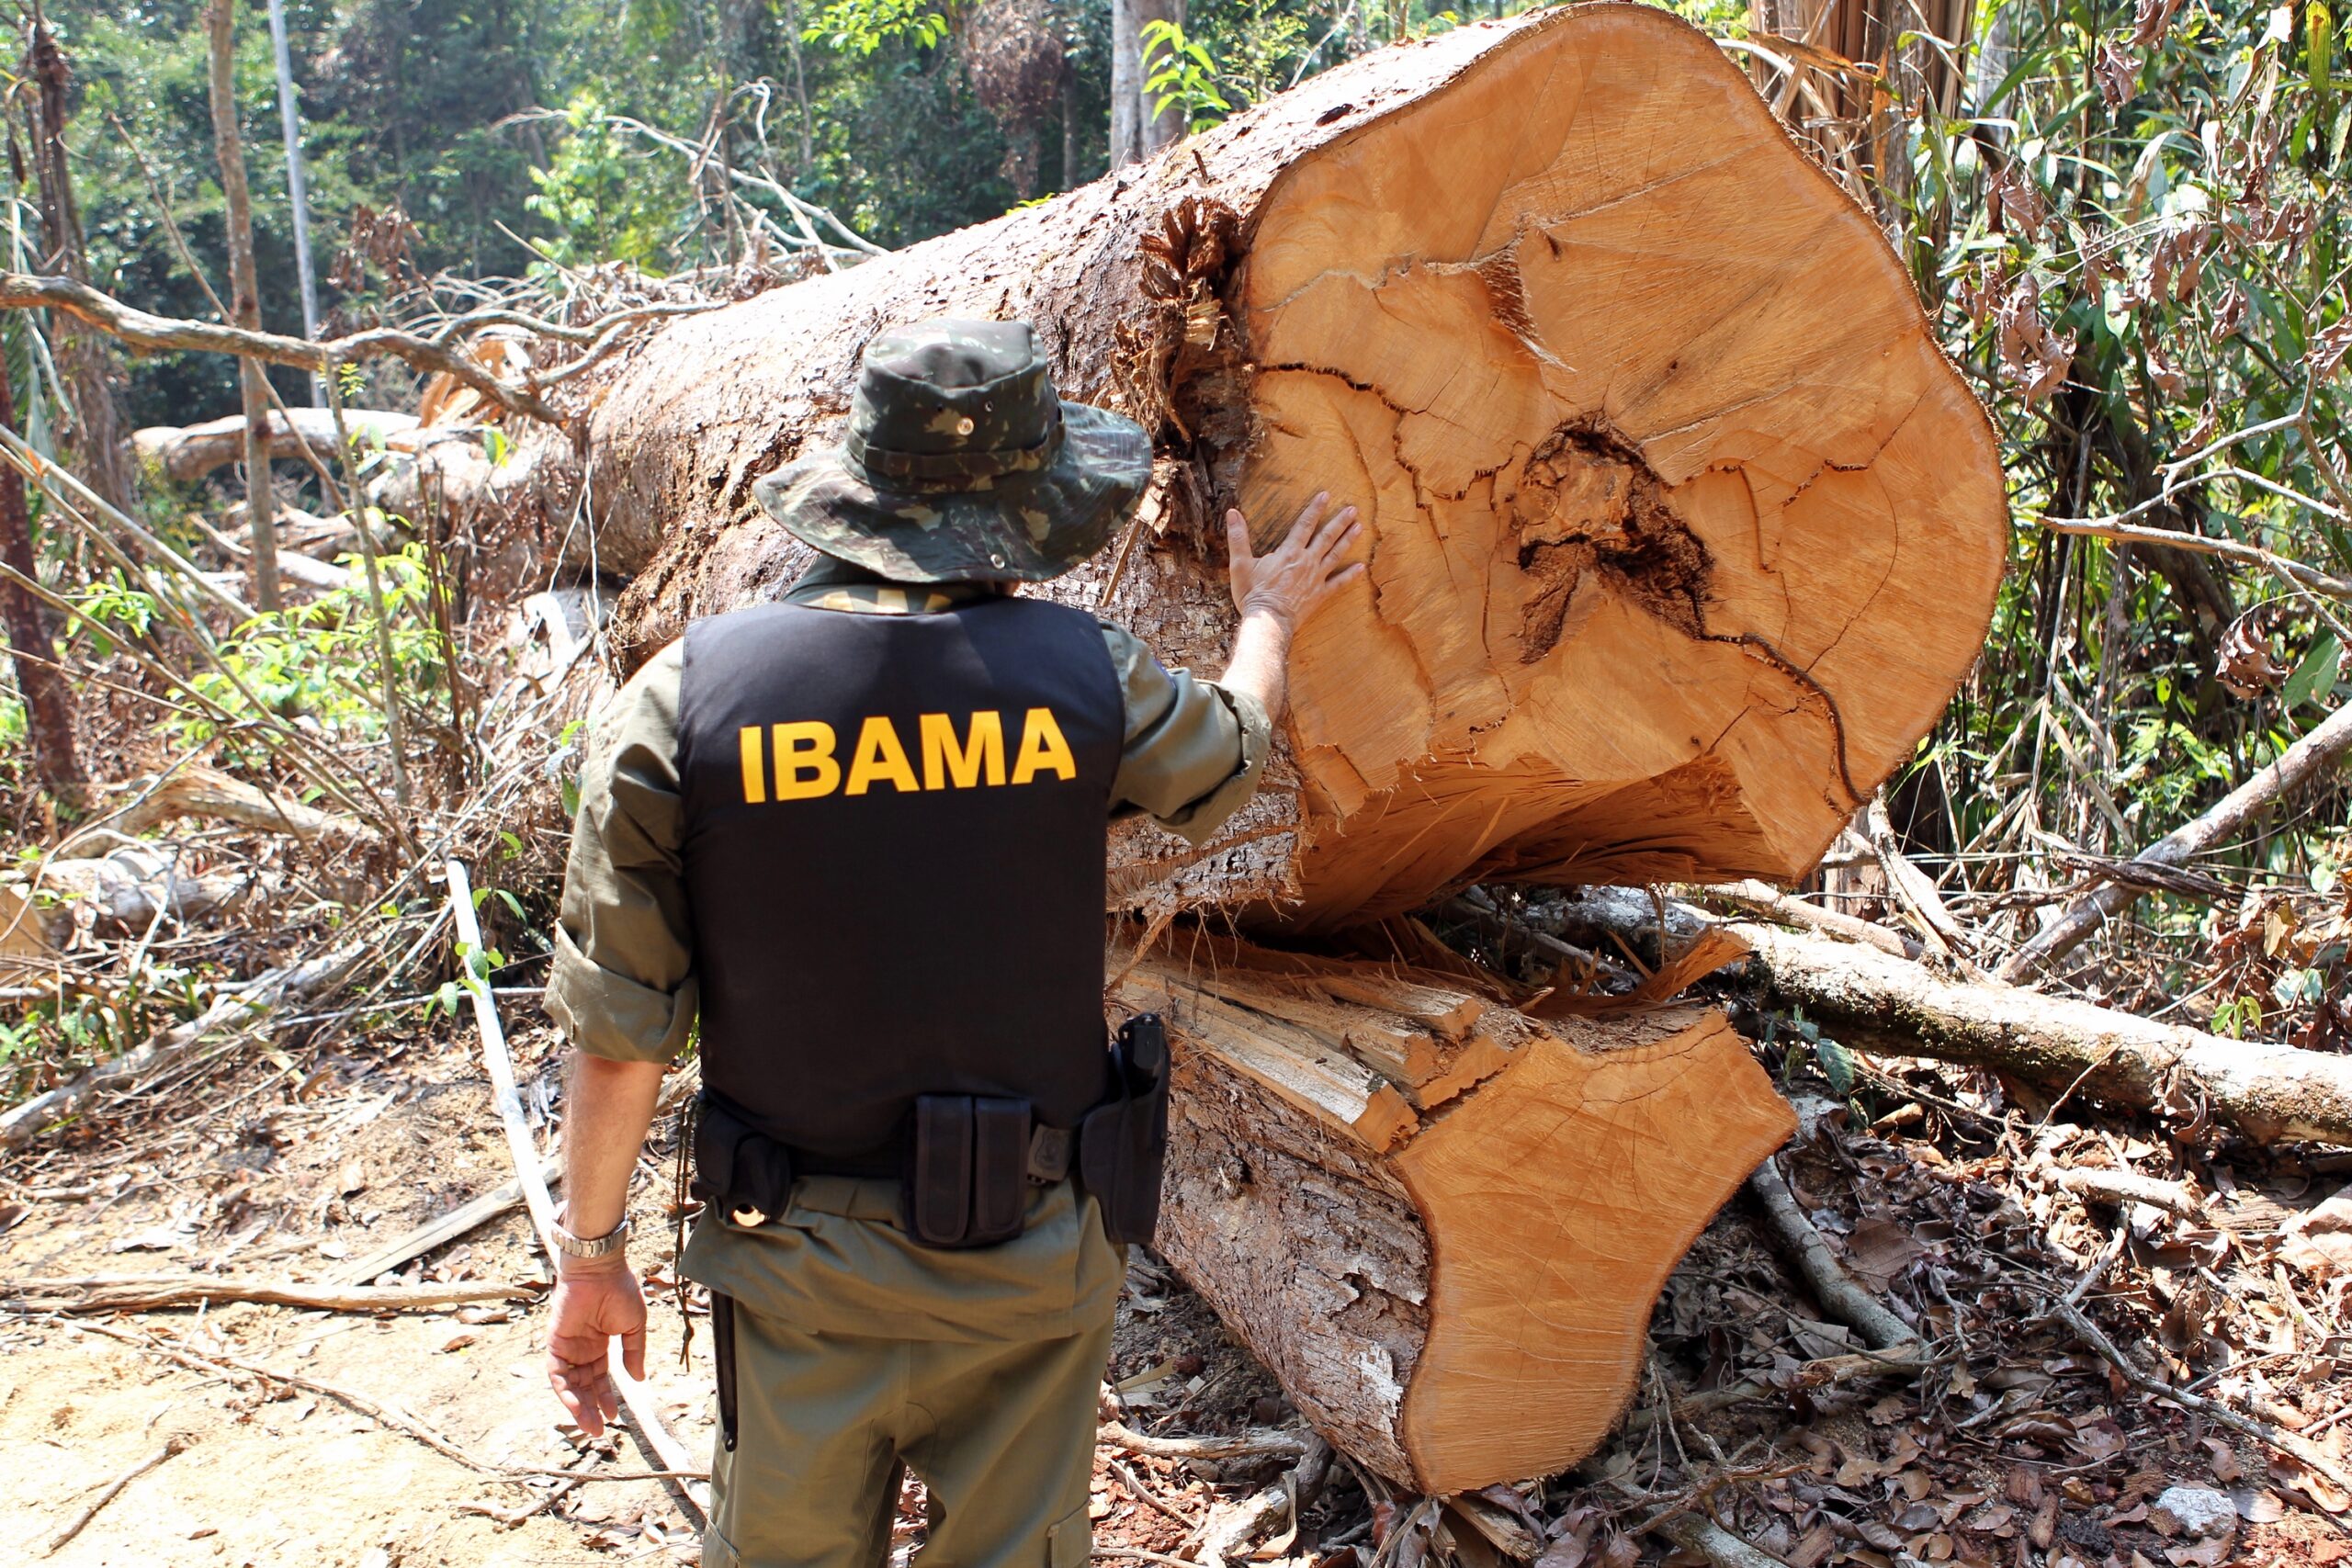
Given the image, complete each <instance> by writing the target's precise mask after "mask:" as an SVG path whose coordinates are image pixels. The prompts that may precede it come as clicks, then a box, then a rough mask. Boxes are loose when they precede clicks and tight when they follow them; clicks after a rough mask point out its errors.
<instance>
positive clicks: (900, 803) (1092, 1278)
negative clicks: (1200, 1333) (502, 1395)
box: [547, 321, 1363, 1568]
mask: <svg viewBox="0 0 2352 1568" xmlns="http://www.w3.org/2000/svg"><path fill="white" fill-rule="evenodd" d="M1150 465H1151V450H1150V443H1149V441H1148V438H1147V437H1146V435H1145V433H1144V432H1143V431H1142V430H1141V429H1139V428H1137V427H1136V425H1134V424H1133V423H1129V422H1128V421H1126V420H1124V419H1121V418H1119V417H1118V416H1116V415H1114V414H1112V413H1108V412H1104V411H1103V410H1100V409H1094V408H1089V407H1086V406H1084V405H1081V404H1076V403H1066V402H1063V401H1061V400H1059V399H1058V397H1057V395H1056V393H1055V391H1054V388H1053V385H1052V382H1051V380H1050V379H1049V378H1048V376H1047V373H1046V367H1045V364H1044V362H1043V360H1042V358H1041V357H1040V355H1038V353H1037V351H1036V348H1035V344H1034V343H1033V341H1032V336H1031V333H1030V330H1029V328H1028V327H1027V326H1026V325H1024V324H1023V323H1020V322H978V321H933V322H929V323H925V324H923V325H921V326H917V327H913V328H910V329H907V330H903V331H899V332H894V333H888V334H885V335H884V336H882V337H879V338H877V339H876V340H875V342H874V343H873V344H872V345H871V346H870V347H869V348H868V349H867V351H866V354H865V362H864V365H863V367H862V368H861V372H860V376H859V380H858V386H857V392H856V398H855V400H854V406H853V409H852V412H851V414H850V420H849V425H848V429H847V431H846V433H845V434H844V435H843V437H842V443H841V445H840V446H838V447H835V448H831V449H828V450H824V451H820V452H818V453H816V454H814V455H813V456H809V457H804V458H803V459H802V460H800V461H799V462H797V463H796V464H794V465H792V466H791V467H788V468H785V469H783V470H781V471H779V472H777V473H775V474H774V475H771V476H769V477H768V478H766V479H763V480H762V481H761V482H760V483H759V484H758V485H757V486H756V487H755V494H756V495H757V497H758V499H759V502H760V504H761V505H763V507H765V508H766V509H767V511H768V512H769V513H771V514H772V515H773V516H775V519H776V520H777V521H778V522H779V523H780V524H782V525H784V526H785V527H786V528H787V529H789V530H790V531H791V532H792V533H793V534H794V535H796V536H798V537H799V538H801V539H803V540H805V541H806V542H808V543H809V545H811V546H813V547H815V548H817V549H818V550H819V551H820V552H822V554H821V556H820V559H819V560H818V562H817V564H816V565H815V566H813V567H812V568H811V569H810V570H809V571H808V572H807V573H805V574H804V575H803V576H802V578H801V579H800V581H798V582H797V584H796V585H795V586H794V587H793V588H792V590H791V591H790V592H788V593H786V595H785V597H784V599H783V600H782V602H780V603H777V604H762V605H758V606H754V607H752V608H750V609H745V610H740V611H737V612H734V613H733V614H730V615H719V616H716V617H713V618H711V619H708V620H704V621H700V622H697V623H695V625H694V626H691V627H689V628H688V630H687V632H686V635H685V636H684V637H682V638H681V639H679V641H677V642H676V643H673V644H672V645H671V646H670V647H669V648H668V649H664V650H663V651H662V652H661V653H659V654H657V655H656V656H655V657H654V658H653V659H652V660H650V662H649V663H648V664H647V665H646V666H645V668H644V669H643V670H641V671H639V673H638V674H637V675H636V677H635V678H633V679H632V680H631V681H630V682H628V685H627V686H626V687H625V688H624V689H623V690H622V692H621V693H620V694H619V697H618V698H617V700H616V704H615V705H614V707H613V708H612V709H611V710H610V711H609V712H608V713H606V714H605V716H603V717H602V719H601V720H600V722H599V723H598V725H597V727H596V728H595V732H594V739H593V740H592V743H591V746H590V750H589V758H588V761H587V764H586V767H585V769H584V770H583V773H582V781H581V805H580V814H579V819H578V822H577V824H576V826H575V828H574V831H573V839H572V847H571V861H570V863H569V866H568V868H567V872H566V876H565V883H564V893H563V908H562V919H561V922H560V929H559V931H557V943H556V959H555V967H554V971H553V974H552V975H551V976H550V978H549V981H548V993H547V1008H548V1012H549V1014H550V1015H552V1016H553V1017H554V1018H555V1020H556V1021H557V1022H558V1023H559V1024H560V1026H561V1027H562V1029H563V1031H564V1032H565V1034H566V1036H567V1037H568V1038H569V1039H570V1041H571V1044H572V1045H573V1047H574V1051H573V1054H572V1077H571V1089H570V1092H569V1095H568V1102H567V1111H566V1116H565V1122H564V1139H563V1141H564V1148H565V1153H566V1158H567V1161H568V1168H567V1176H566V1180H565V1187H564V1197H565V1208H564V1215H563V1221H562V1225H563V1229H562V1231H561V1232H560V1234H559V1235H558V1238H557V1239H558V1242H559V1244H560V1246H561V1247H562V1248H563V1251H564V1253H565V1256H564V1257H563V1258H562V1259H561V1269H560V1280H559V1283H558V1285H557V1288H556V1293H555V1299H554V1303H553V1318H554V1321H553V1325H552V1326H551V1328H550V1330H549V1335H548V1375H549V1379H550V1381H551V1382H553V1384H554V1386H555V1389H556V1392H557V1393H558V1395H559V1396H560V1398H561V1400H562V1402H563V1404H564V1405H565V1407H566V1408H567V1409H569V1410H570V1411H571V1413H572V1415H573V1416H575V1417H576V1418H577V1419H578V1420H579V1422H580V1424H581V1426H582V1427H583V1428H585V1429H586V1430H587V1431H589V1432H591V1433H594V1432H598V1431H601V1430H602V1429H603V1427H604V1425H605V1422H606V1421H607V1420H609V1419H612V1418H613V1417H614V1416H615V1415H616V1410H617V1404H616V1391H615V1389H614V1386H613V1383H612V1381H611V1378H610V1376H609V1373H608V1371H607V1367H606V1358H607V1356H608V1354H609V1350H610V1342H611V1340H612V1339H613V1338H615V1337H617V1338H619V1339H620V1340H621V1344H622V1356H623V1360H624V1363H625V1365H627V1366H628V1370H629V1371H631V1372H632V1373H633V1374H638V1375H641V1374H642V1371H643V1362H644V1355H645V1303H644V1300H643V1296H642V1294H641V1292H640V1290H639V1285H638V1281H637V1278H636V1276H635V1274H633V1273H632V1272H631V1271H630V1269H629V1267H628V1255H627V1251H626V1242H627V1239H628V1226H627V1224H625V1223H624V1222H625V1217H626V1211H627V1201H628V1187H629V1178H630V1172H631V1171H632V1169H633V1168H634V1167H635V1164H636V1161H637V1158H638V1156H639V1152H640V1150H641V1148H642V1145H643V1143H644V1139H645V1135H646V1133H647V1131H648V1128H649V1125H650V1121H651V1117H652V1112H653V1106H654V1100H655V1097H656V1094H657V1092H658V1089H659V1088H660V1084H661V1080H662V1073H663V1070H664V1066H665V1064H667V1063H668V1062H669V1061H670V1060H671V1059H672V1058H673V1057H674V1056H676V1055H677V1054H678V1053H679V1051H680V1050H681V1049H683V1048H684V1045H685V1044H686V1043H687V1039H688V1036H689V1034H690V1032H694V1031H695V1029H696V1028H697V1025H699V1038H700V1049H701V1053H702V1063H703V1080H704V1098H703V1100H702V1102H701V1114H702V1122H701V1125H700V1127H699V1129H698V1130H697V1132H696V1134H695V1164H696V1172H695V1183H696V1190H697V1191H698V1192H699V1193H701V1194H704V1195H706V1196H707V1199H708V1201H707V1206H706V1208H705V1211H704V1213H703V1216H702V1218H701V1220H700V1221H699V1222H698V1223H697V1224H696V1225H695V1231H694V1235H693V1237H692V1240H691V1241H690V1242H689V1243H688V1245H687V1247H686V1251H685V1255H684V1259H683V1269H684V1272H685V1273H686V1274H687V1275H688V1276H689V1277H690V1278H692V1279H694V1280H697V1281H699V1282H701V1283H703V1284H705V1285H707V1286H708V1287H709V1288H710V1291H711V1299H712V1327H713V1337H714V1339H715V1341H716V1346H715V1355H716V1359H717V1365H718V1388H719V1398H718V1404H719V1416H720V1435H719V1438H718V1449H717V1452H716V1455H715V1457H714V1460H713V1465H712V1476H711V1480H712V1490H713V1496H712V1515H711V1521H710V1529H709V1532H708V1534H707V1536H706V1537H705V1540H704V1556H703V1560H704V1562H706V1563H707V1564H711V1565H713V1568H732V1565H735V1564H739V1563H740V1564H745V1565H749V1568H785V1565H787V1564H790V1565H794V1568H877V1565H879V1564H880V1563H882V1562H884V1561H885V1559H886V1558H887V1556H888V1551H889V1540H890V1521H891V1517H892V1511H893V1505H894V1503H895V1501H896V1499H897V1496H898V1492H899V1477H900V1475H901V1473H902V1472H903V1471H904V1470H905V1468H907V1467H909V1466H911V1467H912V1468H913V1469H914V1470H915V1472H917V1473H918V1474H920V1475H921V1476H922V1479H923V1481H924V1483H926V1486H927V1488H928V1491H929V1496H930V1510H931V1511H930V1518H929V1528H928V1531H927V1535H926V1538H925V1543H924V1546H923V1548H922V1553H921V1556H920V1557H919V1559H918V1561H919V1562H922V1563H923V1564H925V1565H926V1568H1014V1565H1019V1568H1080V1564H1083V1563H1084V1562H1086V1561H1087V1559H1088V1556H1089V1552H1090V1542H1089V1529H1088V1522H1087V1483H1088V1477H1089V1472H1090V1467H1091V1457H1092V1450H1093V1437H1094V1411H1095V1394H1096V1389H1097V1385H1098V1382H1099V1380H1100V1377H1101V1375H1102V1371H1103V1365H1104V1362H1105V1360H1106V1359H1107V1357H1108V1353H1109V1348H1110V1337H1111V1321H1112V1312H1113V1308H1114V1303H1115V1301H1116V1298H1117V1294H1118V1288H1119V1280H1120V1277H1121V1273H1122V1268H1121V1252H1120V1249H1119V1248H1118V1247H1116V1246H1114V1240H1113V1238H1112V1235H1110V1234H1109V1232H1108V1230H1107V1228H1106V1227H1108V1226H1110V1225H1114V1224H1115V1225H1118V1226H1119V1227H1120V1228H1121V1229H1122V1230H1124V1231H1128V1232H1132V1231H1133V1230H1135V1229H1136V1225H1137V1224H1138V1223H1139V1224H1141V1225H1143V1226H1144V1227H1146V1228H1147V1229H1148V1217H1147V1218H1145V1219H1144V1220H1142V1221H1140V1222H1136V1221H1135V1220H1133V1219H1120V1218H1117V1217H1116V1216H1120V1215H1128V1214H1131V1213H1134V1204H1133V1202H1132V1201H1131V1200H1132V1194H1123V1195H1122V1196H1120V1197H1118V1198H1116V1199H1114V1198H1112V1197H1111V1196H1109V1193H1110V1192H1111V1191H1112V1190H1114V1189H1115V1188H1116V1187H1117V1185H1118V1183H1119V1182H1120V1181H1122V1180H1124V1177H1123V1176H1119V1175H1116V1174H1115V1173H1114V1177H1113V1178H1112V1179H1105V1178H1104V1177H1103V1169H1104V1168H1099V1167H1098V1165H1097V1162H1096V1160H1095V1157H1094V1149H1093V1145H1092V1144H1091V1142H1089V1140H1091V1136H1092V1134H1093V1131H1094V1130H1095V1128H1096V1127H1097V1125H1098V1124H1101V1123H1103V1117H1104V1116H1113V1117H1114V1118H1115V1117H1117V1116H1122V1115H1127V1113H1128V1112H1127V1109H1126V1108H1127V1107H1128V1106H1129V1105H1130V1103H1131V1099H1130V1090H1129V1089H1128V1087H1127V1079H1126V1077H1125V1072H1126V1066H1114V1063H1119V1062H1121V1060H1122V1059H1121V1058H1119V1057H1117V1056H1114V1055H1112V1054H1111V1053H1109V1052H1107V1051H1106V1048H1105V1046H1106V1043H1105V1035H1104V1026H1103V996H1102V985H1103V964H1102V940H1103V926H1102V917H1103V902H1104V900H1103V875H1104V853H1105V850H1104V833H1105V825H1106V823H1107V822H1108V820H1109V819H1111V818H1115V817H1119V816H1125V815H1128V814H1133V813H1138V812H1140V813H1146V814H1148V815H1150V816H1151V817H1153V818H1156V819H1157V820H1158V821H1159V822H1160V823H1161V824H1162V825H1164V826H1166V827H1167V828H1169V829H1170V830H1172V831H1174V832H1177V833H1179V834H1182V836H1184V837H1185V838H1186V839H1188V840H1192V841H1193V842H1195V843H1198V842H1200V841H1202V840H1205V839H1206V838H1207V836H1208V835H1209V834H1210V833H1211V832H1212V831H1214V830H1215V829H1216V827H1217V825H1218V824H1219V823H1221V822H1223V821H1224V820H1225V819H1226V818H1227V817H1229V816H1230V815H1231V814H1232V813H1233V812H1234V811H1235V810H1237V809H1238V807H1240V806H1241V805H1242V804H1243V802H1244V801H1246V800H1247V799H1248V798H1249V796H1250V793H1251V791H1252V790H1253V789H1254V788H1255V787H1256V782H1257V776H1258V768H1259V764H1260V761H1261V759H1262V758H1263V757H1264V755H1265V750H1266V745H1267V740H1268V737H1269V735H1270V733H1271V730H1272V724H1273V722H1274V720H1275V719H1276V718H1278V717H1279V716H1280V714H1281V711H1282V708H1283V700H1284V668H1285V663H1286V660H1287V658H1288V652H1289V647H1290V641H1291V637H1292V634H1293V632H1294V631H1295V628H1296V627H1297V626H1298V625H1299V623H1300V622H1301V621H1303V620H1304V619H1305V618H1306V616H1307V615H1309V614H1311V613H1312V612H1313V611H1314V609H1315V608H1316V606H1317V605H1318V604H1321V603H1322V602H1323V600H1324V599H1326V598H1327V597H1329V595H1330V594H1331V593H1333V592H1336V591H1337V590H1338V588H1339V587H1340V585H1341V584H1343V583H1345V582H1346V581H1349V580H1350V579H1351V578H1353V577H1354V576H1356V575H1357V574H1359V573H1360V572H1362V571H1363V567H1362V566H1361V565H1350V564H1347V562H1346V557H1347V555H1348V554H1349V553H1350V549H1351V546H1352V545H1353V543H1354V540H1355V537H1356V534H1357V529H1356V527H1355V526H1354V515H1355V514H1354V513H1353V511H1352V510H1343V511H1341V512H1340V513H1338V514H1337V515H1335V516H1332V517H1330V518H1329V519H1328V520H1327V519H1325V518H1324V517H1323V512H1324V509H1325V506H1326V498H1325V497H1323V496H1320V495H1318V496H1317V497H1316V498H1315V500H1314V501H1313V502H1311V503H1309V505H1308V506H1307V507H1306V510H1305V511H1304V512H1302V513H1300V514H1299V517H1298V519H1297V521H1296V523H1295V525H1293V527H1292V529H1291V531H1290V534H1289V536H1288V537H1287V538H1286V539H1285V541H1284V542H1283V544H1282V545H1281V547H1278V548H1276V549H1275V550H1273V551H1272V553H1270V554H1268V555H1266V556H1264V557H1253V556H1252V554H1251V552H1250V535H1249V529H1248V525H1247V524H1246V523H1245V522H1244V521H1243V519H1242V518H1241V516H1240V514H1239V513H1229V514H1228V515H1227V536H1228V541H1229V544H1230V547H1231V555H1232V564H1231V573H1232V581H1233V592H1234V597H1235V600H1236V603H1237V604H1238V606H1239V608H1240V612H1241V616H1240V623H1239V627H1238V631H1237V633H1236V635H1235V638H1234V646H1233V654H1232V658H1231V660H1229V662H1228V663H1227V668H1226V671H1225V673H1224V675H1223V676H1221V677H1220V678H1219V679H1218V680H1217V681H1216V682H1209V681H1203V680H1197V679H1195V678H1194V677H1193V676H1192V675H1191V674H1189V673H1188V672H1186V671H1182V670H1172V671H1171V670H1168V669H1165V668H1163V667H1162V666H1161V665H1160V664H1159V661H1158V660H1155V659H1154V658H1153V657H1152V655H1151V653H1150V652H1149V650H1148V649H1146V648H1144V647H1143V645H1142V644H1141V643H1139V642H1137V641H1136V638H1134V637H1131V636H1129V635H1128V634H1127V633H1126V632H1125V631H1122V630H1120V629H1119V628H1117V627H1115V626H1108V625H1103V624H1101V623H1098V622H1096V621H1094V620H1093V619H1092V618H1091V617H1090V616H1088V615H1084V614H1083V613H1081V612H1079V611H1076V610H1071V609H1069V608H1066V607H1063V606H1061V605H1057V604H1049V603H1046V602H1043V601H1039V600H1033V599H1024V598H1020V597H1018V596H1016V591H1017V586H1018V585H1019V584H1020V583H1023V582H1030V581H1042V580H1045V579H1047V578H1051V577H1055V576H1057V575H1059V574H1060V573H1062V572H1065V571H1068V570H1070V569H1071V568H1073V567H1075V566H1077V565H1078V564H1079V563H1080V562H1081V561H1083V560H1085V559H1086V558H1088V557H1089V556H1091V555H1092V554H1093V553H1094V552H1095V551H1096V550H1097V549H1099V548H1100V547H1102V546H1103V543H1104V542H1105V541H1106V540H1108V539H1109V538H1110V536H1111V535H1112V534H1113V532H1114V530H1115V529H1116V528H1117V526H1118V525H1119V524H1120V522H1121V520H1122V519H1123V518H1125V516H1126V515H1127V513H1129V512H1130V511H1131V510H1132V508H1133V506H1134V504H1135V502H1136V499H1137V498H1138V496H1140V494H1141V493H1142V491H1143V489H1144V485H1145V482H1146V480H1147V479H1148V476H1149V472H1150ZM1128 1065H1130V1066H1131V1065H1132V1064H1131V1063H1129V1064H1128ZM1163 1081H1164V1080H1163ZM1113 1124H1115V1125H1118V1126H1122V1127H1125V1126H1131V1125H1135V1124H1137V1123H1136V1122H1134V1121H1133V1118H1132V1117H1130V1118H1129V1120H1128V1121H1126V1122H1114V1123H1113ZM1074 1144H1076V1145H1085V1147H1084V1148H1083V1150H1082V1151H1080V1152H1074V1147H1073V1145H1074ZM1073 1167H1075V1168H1076V1170H1075V1178H1076V1179H1074V1175H1073ZM1121 1169H1122V1170H1124V1169H1125V1167H1122V1168H1121ZM1154 1179H1155V1180H1156V1175H1155V1177H1154ZM1155 1191H1156V1189H1155ZM1146 1197H1147V1198H1148V1203H1147V1205H1146V1210H1147V1212H1148V1206H1149V1204H1152V1203H1156V1201H1157V1200H1156V1196H1155V1195H1153V1194H1146Z"/></svg>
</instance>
